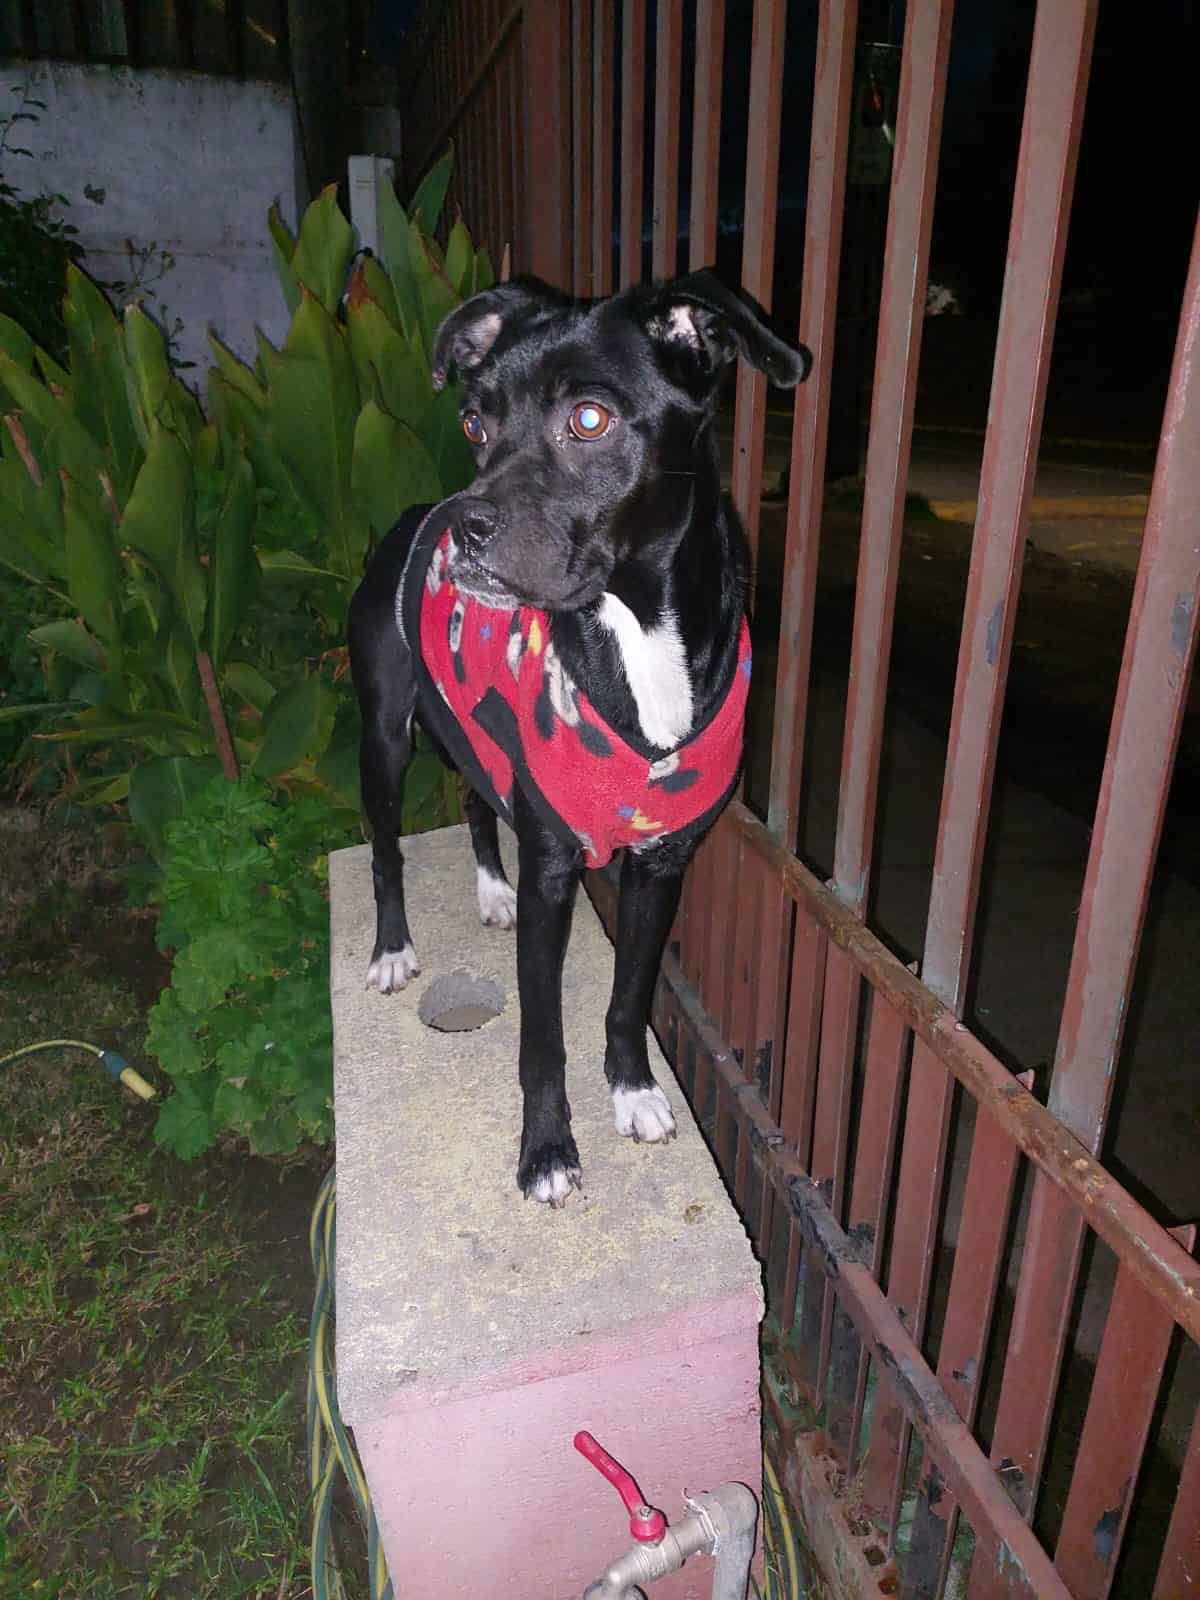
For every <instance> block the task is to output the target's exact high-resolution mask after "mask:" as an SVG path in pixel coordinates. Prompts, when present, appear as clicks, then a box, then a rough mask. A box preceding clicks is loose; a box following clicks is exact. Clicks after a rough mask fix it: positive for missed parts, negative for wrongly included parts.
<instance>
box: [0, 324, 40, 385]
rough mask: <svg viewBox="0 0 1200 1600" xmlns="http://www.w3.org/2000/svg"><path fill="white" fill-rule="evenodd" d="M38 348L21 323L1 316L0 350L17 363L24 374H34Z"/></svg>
mask: <svg viewBox="0 0 1200 1600" xmlns="http://www.w3.org/2000/svg"><path fill="white" fill-rule="evenodd" d="M36 348H37V346H36V345H35V344H34V342H33V340H32V339H31V338H30V337H29V335H28V334H27V333H26V332H25V329H24V328H23V327H22V326H21V324H20V323H19V322H14V321H13V319H12V318H11V317H6V316H3V315H0V350H3V351H4V353H5V355H6V356H8V357H9V359H10V360H12V361H15V362H16V364H17V366H19V367H20V368H21V371H22V372H32V370H33V352H34V350H35V349H36Z"/></svg>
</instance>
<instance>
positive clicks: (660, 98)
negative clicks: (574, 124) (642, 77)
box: [650, 0, 683, 278]
mask: <svg viewBox="0 0 1200 1600" xmlns="http://www.w3.org/2000/svg"><path fill="white" fill-rule="evenodd" d="M656 40H657V44H656V48H655V52H654V78H655V82H654V220H653V232H652V241H653V242H652V247H651V268H650V270H651V271H652V272H653V274H654V276H655V277H656V278H673V277H674V276H675V272H676V264H677V262H678V260H679V117H680V105H681V100H682V88H681V82H682V77H683V0H658V28H657V33H656Z"/></svg>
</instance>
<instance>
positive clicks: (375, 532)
mask: <svg viewBox="0 0 1200 1600" xmlns="http://www.w3.org/2000/svg"><path fill="white" fill-rule="evenodd" d="M449 175H450V158H449V156H447V157H446V158H445V160H444V161H443V162H441V163H440V164H439V166H438V167H436V168H435V169H434V170H433V171H432V172H431V173H430V175H429V177H428V178H426V180H425V181H424V183H423V184H422V185H421V187H420V189H419V190H418V192H417V194H416V195H415V196H414V198H413V200H412V202H411V205H410V208H409V210H408V211H407V212H406V211H405V210H404V208H402V207H401V205H400V203H399V201H398V200H397V199H396V198H395V196H394V194H392V193H391V191H390V190H387V191H385V192H384V193H382V194H381V198H380V208H379V215H380V232H381V244H382V259H379V260H377V259H375V258H373V257H370V256H365V255H358V256H356V254H355V245H354V236H353V231H352V229H351V227H350V224H349V223H348V222H347V220H346V218H345V217H344V216H343V215H342V213H341V211H340V209H339V208H338V205H337V199H336V194H335V191H334V190H333V189H332V188H330V189H328V190H326V191H325V192H324V193H323V194H322V195H321V196H320V197H319V198H318V199H317V200H315V201H314V202H313V203H312V205H310V206H309V208H308V210H307V211H306V213H305V215H304V217H303V219H302V221H301V225H300V228H299V232H298V233H297V234H296V235H294V236H293V235H292V234H291V233H290V232H289V231H288V229H287V228H286V227H285V225H284V223H283V221H282V219H281V218H280V216H279V215H278V214H277V213H276V212H274V211H273V212H272V214H271V216H270V217H269V219H268V222H269V227H270V233H271V239H272V243H273V248H274V251H275V256H276V264H277V267H278V270H279V276H280V280H281V283H282V287H283V291H284V294H285V297H286V299H287V302H288V305H289V307H290V308H291V313H292V315H291V323H290V327H289V330H288V334H287V337H286V339H285V340H284V342H283V344H282V346H281V347H280V348H279V349H276V348H274V347H273V346H272V345H271V344H269V343H268V342H267V340H266V339H265V338H263V337H262V336H261V335H260V336H259V338H258V346H257V351H256V355H255V359H254V361H253V362H252V363H247V362H244V361H242V360H240V359H239V358H238V357H237V356H235V355H234V354H233V353H232V352H231V351H230V350H229V349H228V348H227V347H226V346H225V345H224V344H223V343H222V342H221V341H220V340H219V339H217V338H215V337H213V339H212V349H213V356H214V363H215V364H214V366H213V368H212V370H211V371H210V372H209V374H208V392H207V399H208V405H207V412H206V411H205V410H204V409H202V407H201V405H200V404H199V403H198V401H197V399H196V398H195V396H194V394H193V393H192V392H191V391H190V390H189V389H188V388H187V387H185V385H184V384H183V383H182V382H181V381H180V379H179V378H178V376H177V375H176V373H175V371H174V370H173V367H172V364H171V360H170V356H169V351H168V348H167V345H166V342H165V340H164V338H163V334H162V332H161V330H160V329H159V327H158V325H157V324H156V323H155V322H154V321H153V320H152V318H151V317H150V316H148V315H147V314H146V312H145V311H144V310H143V309H141V308H140V307H139V306H136V305H135V306H131V307H129V308H128V309H127V310H126V311H125V313H124V316H123V318H118V317H117V316H116V315H115V314H114V312H113V310H112V308H111V307H110V305H109V303H108V301H107V299H106V297H105V296H104V294H103V293H102V292H101V290H100V289H99V288H98V287H97V286H96V284H94V283H93V282H92V280H91V279H90V278H88V276H87V275H86V274H85V273H84V272H83V271H82V270H81V269H80V268H79V267H78V266H77V265H75V264H72V265H71V266H70V267H69V268H68V275H67V276H68V286H67V295H66V299H65V301H64V305H63V321H64V325H65V327H66V330H67V355H68V359H67V362H66V364H65V365H60V363H59V362H58V361H57V360H55V359H54V357H53V356H51V355H50V354H49V353H48V352H47V351H45V350H44V349H42V348H40V347H39V346H38V345H37V344H36V343H35V342H34V340H33V339H32V338H31V337H30V335H29V333H28V332H27V331H26V330H25V329H24V328H22V327H21V326H20V325H19V324H18V323H17V322H16V321H15V320H13V319H10V318H5V317H2V316H0V409H2V411H3V424H4V431H3V434H0V446H2V452H3V453H2V454H0V566H3V567H5V568H7V569H8V570H9V572H10V573H11V574H13V575H14V576H15V577H16V578H17V579H18V580H19V581H21V582H23V583H24V584H25V585H27V586H29V588H30V590H31V591H33V593H34V594H35V596H36V600H35V603H34V604H31V606H30V607H29V608H28V610H29V612H30V613H32V614H35V615H36V614H39V613H40V615H41V616H42V617H43V618H45V619H46V620H42V621H40V623H39V625H38V626H36V627H34V628H33V629H32V630H31V631H30V633H29V640H30V642H31V644H32V646H33V647H34V649H35V651H36V652H37V659H38V663H39V666H40V673H41V678H42V682H41V684H40V685H38V686H35V689H34V692H32V693H30V695H29V697H28V699H26V700H25V701H24V702H23V703H18V704H13V703H11V697H10V698H9V699H7V700H6V701H5V702H4V703H2V704H0V725H7V726H6V728H5V731H6V732H8V731H9V728H10V727H11V726H12V725H19V726H22V727H26V728H29V729H31V730H32V733H31V737H30V738H28V739H27V740H26V741H25V742H24V744H23V746H22V747H21V748H20V750H19V751H18V757H19V758H20V759H24V760H25V761H26V762H33V763H34V764H35V765H36V763H37V761H38V760H39V759H41V760H43V761H44V760H45V758H46V755H47V752H50V753H53V752H56V751H58V752H63V751H66V752H69V753H70V755H71V758H72V790H71V793H72V798H73V799H74V800H76V801H77V802H81V803H84V804H88V803H90V804H107V805H117V806H127V808H128V816H129V819H130V821H131V822H132V823H133V825H134V827H135V828H136V829H137V831H138V833H139V835H140V836H141V838H142V839H143V840H144V842H145V844H146V845H147V847H148V849H149V850H150V852H151V853H152V855H153V857H154V858H155V860H156V861H157V863H158V867H159V869H160V870H161V873H162V875H163V876H162V884H161V893H162V895H163V896H164V899H165V910H164V914H163V922H162V929H161V933H160V942H161V943H163V944H164V946H165V947H170V948H173V949H175V950H176V951H177V952H178V955H177V961H176V969H175V976H174V979H173V982H172V985H171V989H170V990H169V991H168V993H167V995H166V996H164V999H163V1001H162V1002H160V1004H159V1007H158V1008H157V1009H156V1012H155V1018H154V1022H153V1033H152V1044H153V1047H154V1049H155V1051H156V1052H157V1054H158V1057H159V1060H160V1062H161V1064H162V1066H163V1067H164V1069H165V1070H166V1071H167V1072H168V1073H169V1074H170V1076H171V1077H172V1078H173V1079H174V1080H175V1083H176V1099H175V1101H173V1102H170V1103H168V1105H167V1106H166V1107H165V1108H164V1110H163V1112H162V1114H161V1121H160V1126H159V1136H160V1139H161V1140H162V1142H164V1143H165V1144H167V1145H169V1146H170V1147H171V1148H173V1149H175V1150H177V1151H178V1152H179V1153H180V1154H183V1155H190V1154H194V1153H196V1152H197V1151H199V1150H200V1149H203V1148H205V1146H206V1145H207V1144H208V1143H211V1141H212V1140H213V1139H214V1138H215V1137H216V1135H217V1134H218V1133H219V1132H220V1131H221V1130H222V1129H232V1130H234V1131H236V1132H238V1133H241V1134H245V1135H246V1136H247V1137H248V1138H249V1139H250V1141H251V1143H252V1145H253V1146H254V1148H256V1149H259V1150H273V1151H275V1150H286V1149H290V1148H293V1147H294V1146H295V1144H296V1143H297V1142H298V1141H299V1140H300V1139H301V1138H307V1137H317V1138H320V1137H324V1136H326V1135H327V1134H328V1131H329V1113H328V1103H329V1095H330V1074H331V1066H330V1059H329V1056H330V1053H329V1022H328V1012H327V1005H328V1002H327V997H326V993H325V989H326V965H325V961H324V946H323V944H322V942H321V941H322V940H323V938H324V933H323V931H322V929H323V923H324V920H325V917H326V915H327V910H326V907H325V904H324V901H323V898H322V889H321V883H322V879H321V877H320V872H321V870H323V869H322V868H321V867H320V865H319V862H320V859H321V856H322V852H323V851H324V850H325V849H327V848H329V846H330V845H331V844H335V843H344V842H347V841H348V839H349V837H350V830H352V829H354V828H356V827H357V825H358V816H359V795H358V763H357V746H358V713H357V707H356V705H355V702H354V696H353V693H352V691H351V686H350V682H349V676H348V673H347V670H346V668H347V660H346V651H345V644H344V639H345V616H346V608H347V604H348V602H349V597H350V594H351V593H352V591H353V588H354V586H355V584H356V583H357V581H358V578H359V576H360V574H361V572H362V570H363V566H364V563H365V561H366V558H367V556H368V554H369V552H370V549H371V548H372V546H373V544H374V542H375V541H376V540H377V539H379V538H380V537H382V535H383V534H384V533H386V531H387V530H388V529H389V528H390V527H391V526H392V524H393V523H394V522H395V520H396V518H397V517H398V516H399V515H400V513H401V512H402V511H404V510H405V509H406V508H407V507H408V506H410V505H413V504H416V503H418V502H421V501H426V500H438V499H441V498H443V497H444V496H445V495H447V494H450V493H452V492H453V491H455V490H456V489H459V488H462V487H464V486H465V485H466V483H468V482H469V481H470V476H471V472H472V464H471V461H470V456H469V451H468V449H467V446H466V444H465V441H464V439H463V437H462V431H461V428H460V426H459V423H458V413H457V397H456V396H455V394H454V393H453V392H451V391H443V392H442V393H441V394H435V393H434V391H433V386H432V383H431V381H430V355H431V351H432V346H433V340H434V336H435V333H436V330H437V327H438V325H439V324H440V322H441V320H442V318H443V317H444V316H445V314H446V312H447V311H448V310H450V309H451V308H452V307H453V306H454V305H456V304H457V303H458V302H459V301H460V300H461V299H462V298H465V297H466V296H468V295H470V294H473V293H475V292H476V291H477V290H479V289H482V288H486V287H488V286H489V285H490V284H491V283H492V281H493V272H492V268H491V264H490V261H489V260H488V257H487V254H486V252H485V251H482V250H480V251H477V250H476V249H475V248H474V245H473V244H472V242H471V239H470V237H469V235H468V233H467V230H466V228H465V227H464V226H463V224H462V222H461V221H458V222H456V223H455V224H454V226H453V227H452V228H451V229H450V231H449V234H448V237H447V242H446V246H445V249H444V250H443V249H442V248H441V247H440V246H439V245H438V244H437V243H436V242H435V240H434V237H433V233H434V230H435V228H436V227H437V224H438V221H439V217H440V213H441V209H442V206H443V204H444V199H445V193H446V187H447V184H448V181H449ZM385 263H386V264H385ZM28 676H29V674H28V672H27V671H26V673H25V674H24V677H25V679H26V681H28ZM218 775H223V780H222V781H223V782H224V784H225V787H226V788H227V790H228V793H227V794H226V795H225V797H224V799H222V798H220V791H221V787H222V785H221V783H217V784H215V785H214V784H213V779H214V778H215V777H218ZM236 780H241V781H236ZM460 814H461V812H460V809H459V796H458V790H457V788H456V786H455V783H454V781H453V780H452V778H451V777H450V775H448V774H447V773H445V771H444V770H443V769H442V767H441V766H440V763H439V762H438V761H437V759H436V757H435V756H434V755H433V753H432V752H431V751H424V752H419V753H418V756H417V759H416V760H415V761H414V764H413V767H412V769H411V772H410V778H409V786H408V790H407V793H406V814H405V825H406V827H409V828H412V827H430V826H436V825H437V824H439V823H442V822H448V821H455V820H458V817H459V816H460ZM206 834H207V837H208V843H207V844H206V843H205V839H206ZM180 854H182V861H180V860H178V859H177V856H179V855H180ZM292 875H294V876H295V880H296V881H295V882H294V883H292V882H291V881H290V879H291V876H292ZM206 878H207V879H209V880H211V881H210V882H209V883H208V887H207V888H206V887H205V880H206ZM154 892H155V893H156V894H157V893H158V891H154ZM238 896H241V898H240V899H239V898H238ZM181 907H183V908H184V909H180V908H181ZM318 924H320V925H321V927H318ZM256 1030H258V1031H256ZM251 1039H253V1043H250V1042H248V1041H250V1040H251ZM268 1042H269V1044H270V1048H269V1049H268V1048H266V1045H267V1043H268Z"/></svg>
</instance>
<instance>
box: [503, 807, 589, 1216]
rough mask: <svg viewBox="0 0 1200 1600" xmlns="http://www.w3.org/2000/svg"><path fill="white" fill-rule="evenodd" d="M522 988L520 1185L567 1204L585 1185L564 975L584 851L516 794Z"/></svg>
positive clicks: (519, 974)
mask: <svg viewBox="0 0 1200 1600" xmlns="http://www.w3.org/2000/svg"><path fill="white" fill-rule="evenodd" d="M514 821H515V823H516V830H517V842H518V851H517V854H518V860H519V862H520V869H521V871H520V878H519V879H518V882H517V985H518V988H519V989H520V995H521V1059H520V1076H521V1092H522V1094H523V1096H524V1102H525V1108H524V1121H523V1124H522V1129H521V1159H520V1162H519V1164H518V1166H517V1183H518V1185H519V1187H520V1189H521V1190H522V1192H523V1193H524V1195H525V1197H526V1199H528V1198H529V1197H530V1196H532V1197H533V1198H534V1199H535V1200H544V1201H546V1202H547V1203H548V1204H549V1205H552V1206H561V1205H562V1204H563V1203H564V1201H565V1200H566V1198H567V1196H568V1194H570V1192H571V1189H572V1188H576V1189H578V1188H579V1186H580V1183H581V1181H582V1178H581V1174H580V1170H579V1151H578V1150H577V1149H576V1148H575V1140H574V1138H573V1137H572V1134H571V1107H570V1106H569V1105H568V1103H567V1084H566V1060H567V1057H566V1049H565V1047H564V1044H563V1026H562V970H563V958H564V956H565V955H566V951H567V940H568V938H569V937H570V933H571V912H572V909H573V906H574V903H575V891H576V888H577V886H578V884H579V877H580V873H581V871H582V866H583V852H582V851H581V850H579V849H577V848H576V849H571V848H570V847H569V846H567V845H564V844H563V843H562V842H561V840H559V839H558V838H557V837H556V836H555V835H554V834H552V833H551V832H550V830H549V829H548V828H546V827H545V826H544V825H543V823H542V822H541V821H540V819H539V818H538V817H537V816H536V815H535V814H534V812H533V811H532V809H531V808H530V806H529V804H528V802H526V801H525V800H524V798H523V796H522V795H521V793H520V790H518V791H517V794H516V797H515V800H514Z"/></svg>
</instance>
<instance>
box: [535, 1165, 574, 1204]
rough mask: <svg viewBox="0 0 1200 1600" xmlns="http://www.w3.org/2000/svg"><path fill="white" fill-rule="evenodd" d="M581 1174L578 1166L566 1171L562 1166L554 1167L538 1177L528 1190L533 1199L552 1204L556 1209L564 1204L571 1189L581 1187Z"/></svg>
mask: <svg viewBox="0 0 1200 1600" xmlns="http://www.w3.org/2000/svg"><path fill="white" fill-rule="evenodd" d="M582 1187H583V1174H582V1173H581V1172H580V1170H579V1168H578V1167H572V1168H570V1170H569V1171H568V1170H567V1169H565V1168H563V1167H555V1168H554V1169H553V1170H552V1171H551V1172H548V1173H547V1174H546V1176H545V1177H544V1178H539V1179H538V1181H537V1182H536V1183H535V1184H534V1186H533V1188H532V1189H531V1190H530V1191H529V1192H530V1194H531V1195H532V1196H533V1198H534V1199H535V1200H540V1201H542V1203H543V1204H544V1205H548V1206H553V1207H554V1209H555V1210H556V1211H557V1210H558V1208H559V1207H560V1206H565V1205H566V1203H567V1196H568V1195H569V1194H570V1192H571V1190H572V1189H582Z"/></svg>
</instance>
